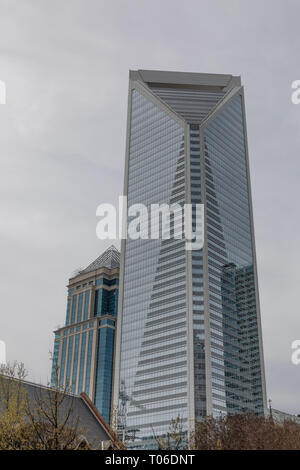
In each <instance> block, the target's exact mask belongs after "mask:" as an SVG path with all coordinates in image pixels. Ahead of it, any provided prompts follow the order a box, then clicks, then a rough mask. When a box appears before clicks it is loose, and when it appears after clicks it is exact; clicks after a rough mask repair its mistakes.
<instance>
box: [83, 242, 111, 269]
mask: <svg viewBox="0 0 300 470" xmlns="http://www.w3.org/2000/svg"><path fill="white" fill-rule="evenodd" d="M119 267H120V252H119V251H118V250H117V248H116V247H115V246H114V245H111V246H110V247H109V248H107V250H105V251H104V253H102V255H100V256H99V257H98V258H97V259H95V261H93V262H92V263H91V264H90V265H89V266H88V267H87V268H85V269H83V270H82V271H80V274H84V273H89V272H90V271H94V270H95V269H100V268H109V269H113V268H119Z"/></svg>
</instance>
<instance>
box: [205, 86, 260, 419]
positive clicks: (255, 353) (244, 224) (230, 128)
mask: <svg viewBox="0 0 300 470" xmlns="http://www.w3.org/2000/svg"><path fill="white" fill-rule="evenodd" d="M204 145H205V191H206V214H207V224H206V226H207V257H208V288H209V311H210V336H211V367H212V405H213V412H214V413H215V414H218V413H220V412H226V411H229V412H239V411H253V412H258V413H262V412H263V398H262V397H263V394H262V386H263V385H262V377H261V361H260V350H259V333H258V328H259V325H258V318H257V305H256V287H255V278H254V256H253V244H252V240H251V219H250V204H249V192H248V178H247V166H246V146H245V133H244V119H243V107H242V97H241V95H237V96H236V97H235V98H233V99H232V100H231V101H230V103H229V104H228V105H227V106H226V107H225V108H224V109H223V110H221V111H220V113H219V114H218V115H217V116H216V117H215V118H214V119H213V120H212V121H211V122H210V123H209V124H208V125H207V126H206V127H205V129H204Z"/></svg>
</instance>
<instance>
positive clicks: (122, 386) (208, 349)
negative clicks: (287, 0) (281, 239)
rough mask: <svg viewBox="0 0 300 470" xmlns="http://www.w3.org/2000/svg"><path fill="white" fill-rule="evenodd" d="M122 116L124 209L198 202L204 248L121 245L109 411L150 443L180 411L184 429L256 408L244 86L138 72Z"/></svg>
mask: <svg viewBox="0 0 300 470" xmlns="http://www.w3.org/2000/svg"><path fill="white" fill-rule="evenodd" d="M128 116H129V117H128V133H127V154H126V168H125V171H126V178H125V195H127V197H128V208H130V207H131V206H132V205H134V204H143V205H145V206H146V207H147V208H148V209H149V211H150V205H151V204H172V203H179V204H180V205H183V204H184V203H188V202H189V203H192V204H194V205H195V204H197V203H202V204H204V206H205V224H204V227H205V232H204V239H205V244H204V247H203V249H201V250H194V251H191V252H189V253H188V252H187V251H186V246H185V241H184V240H175V239H174V238H171V239H170V240H162V239H155V240H153V239H149V240H148V239H138V240H132V239H130V238H128V239H127V240H126V241H124V242H123V245H122V265H121V266H122V267H121V283H122V284H121V291H120V292H121V296H120V302H119V326H118V344H117V370H116V374H115V376H116V378H115V404H116V405H118V407H119V412H120V426H121V428H122V429H123V432H124V435H125V436H126V439H127V440H128V441H129V447H133V448H143V447H144V448H147V447H148V448H155V445H156V444H155V439H154V434H155V435H163V434H165V433H166V431H167V430H168V429H169V424H170V421H171V419H175V418H176V417H177V416H180V417H181V419H182V424H183V429H184V431H186V432H189V431H192V429H193V425H194V423H195V421H196V420H201V419H202V418H203V417H205V416H206V415H208V414H214V415H216V416H217V415H220V414H222V413H236V412H240V411H253V412H255V413H257V414H262V413H263V412H264V407H265V384H264V380H265V379H264V365H263V352H262V341H261V326H260V313H259V304H258V291H257V275H256V260H255V249H254V236H253V221H252V209H251V196H250V183H249V170H248V160H247V158H248V157H247V142H246V137H245V135H246V134H245V118H244V109H243V89H242V87H241V85H240V79H239V78H238V77H232V76H231V75H226V76H225V75H205V74H180V73H175V72H174V73H173V72H153V71H137V72H135V71H134V72H131V73H130V87H129V115H128ZM194 209H195V208H194ZM195 214H196V211H195V210H193V219H192V220H193V229H195V226H196V220H195ZM130 221H131V218H130V217H128V224H129V225H130ZM171 233H172V232H171Z"/></svg>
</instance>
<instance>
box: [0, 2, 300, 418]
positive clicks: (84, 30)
mask: <svg viewBox="0 0 300 470" xmlns="http://www.w3.org/2000/svg"><path fill="white" fill-rule="evenodd" d="M299 18H300V2H299V1H298V0H295V1H293V0H281V1H277V0H263V1H262V0H259V1H256V0H226V1H224V0H220V1H216V0H209V1H207V0H205V1H203V0H187V1H185V2H183V1H182V0H180V1H178V0H152V1H149V0H147V1H145V0H111V1H105V0H0V80H3V81H5V82H6V86H7V104H6V105H0V208H1V209H0V214H1V217H0V247H1V248H0V249H1V257H0V259H1V280H0V309H1V310H0V311H1V313H0V339H2V340H4V341H5V342H6V345H7V353H8V359H9V360H14V359H17V360H21V361H23V362H25V365H26V366H27V369H28V370H29V372H30V378H31V379H32V380H35V381H42V382H43V383H46V382H47V380H48V378H49V377H50V369H51V364H50V361H49V350H52V347H53V334H52V331H53V329H54V328H56V327H57V325H59V324H60V325H62V324H63V322H64V319H65V309H66V288H65V286H66V284H67V281H68V278H69V276H70V274H71V272H72V271H74V270H75V269H76V268H78V267H83V266H86V265H88V264H89V263H90V262H91V261H93V259H94V258H96V257H97V256H98V255H99V254H100V253H101V252H102V251H103V250H104V249H105V248H106V247H107V245H108V243H105V242H101V241H99V240H98V239H97V238H96V235H95V227H96V222H97V219H96V216H95V211H96V207H97V205H98V204H100V203H102V202H111V203H115V202H116V201H117V198H118V195H119V194H121V193H122V186H123V167H124V154H125V125H126V106H127V89H128V70H129V69H139V68H140V69H141V68H144V69H156V70H178V71H188V72H208V73H228V74H233V75H241V77H242V82H243V84H244V86H245V94H246V111H247V124H248V138H249V151H250V168H251V178H252V191H253V204H254V221H255V232H256V244H257V256H258V268H259V282H260V297H261V310H262V322H263V338H264V350H265V363H266V373H267V391H268V397H269V398H272V402H273V406H274V407H276V408H279V409H283V410H286V411H291V412H295V413H297V412H299V413H300V398H299V389H300V365H298V366H295V365H292V363H291V343H292V341H293V340H295V339H300V296H299V291H300V275H299V269H300V251H299V246H298V240H299V230H300V221H299V207H298V203H299V196H300V184H299V181H300V105H298V106H297V105H294V104H292V102H291V93H292V90H291V83H292V81H293V80H296V79H300V67H299V65H300V64H299V50H300V37H299V35H300V33H299V31H300V29H299V25H300V24H299V21H300V20H299Z"/></svg>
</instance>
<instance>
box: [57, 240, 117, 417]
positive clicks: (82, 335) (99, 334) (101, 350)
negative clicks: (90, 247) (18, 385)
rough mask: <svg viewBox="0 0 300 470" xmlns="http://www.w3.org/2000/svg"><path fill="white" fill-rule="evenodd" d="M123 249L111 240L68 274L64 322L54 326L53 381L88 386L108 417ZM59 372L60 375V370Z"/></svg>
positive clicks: (81, 388)
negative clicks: (93, 259)
mask: <svg viewBox="0 0 300 470" xmlns="http://www.w3.org/2000/svg"><path fill="white" fill-rule="evenodd" d="M119 265H120V254H119V252H118V250H117V249H116V248H115V247H114V246H111V247H110V248H108V249H107V250H106V251H105V252H104V253H103V254H102V255H101V256H99V257H98V258H97V259H96V260H95V261H94V262H93V263H91V264H90V265H89V266H88V267H87V268H86V269H83V270H81V271H79V272H78V274H76V275H75V276H74V277H72V278H71V279H70V280H69V285H68V298H67V313H66V322H65V325H64V326H63V327H62V328H59V329H58V330H56V331H55V332H54V333H55V340H54V352H53V365H52V375H51V385H52V386H55V384H56V381H57V380H58V381H59V385H60V386H61V387H68V388H69V389H70V391H71V392H72V393H74V394H80V393H81V392H85V393H86V394H87V395H88V396H89V397H90V399H91V400H92V401H93V402H94V404H95V406H96V407H97V408H98V410H99V411H100V413H101V414H102V416H103V417H104V418H105V420H106V421H107V422H108V423H109V422H110V413H111V393H112V378H113V361H114V341H115V330H116V321H117V311H118V292H119ZM57 370H58V372H59V374H58V377H57V373H56V371H57Z"/></svg>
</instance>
